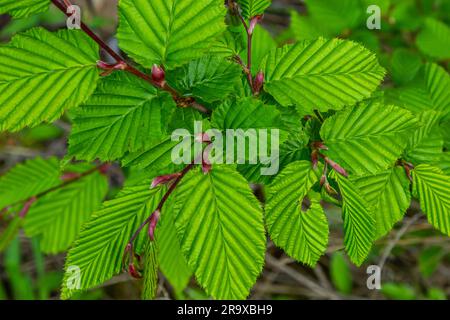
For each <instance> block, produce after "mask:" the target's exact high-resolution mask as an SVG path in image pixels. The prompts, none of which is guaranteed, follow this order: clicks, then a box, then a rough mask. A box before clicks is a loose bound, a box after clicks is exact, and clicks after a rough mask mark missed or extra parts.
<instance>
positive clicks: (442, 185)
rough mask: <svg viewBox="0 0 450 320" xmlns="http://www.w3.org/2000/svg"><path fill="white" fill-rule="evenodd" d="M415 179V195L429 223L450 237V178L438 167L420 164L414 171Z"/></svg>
mask: <svg viewBox="0 0 450 320" xmlns="http://www.w3.org/2000/svg"><path fill="white" fill-rule="evenodd" d="M413 179H414V182H413V187H414V188H413V194H414V196H415V197H418V199H419V201H420V208H421V209H422V211H423V212H424V213H425V214H426V215H427V218H428V222H430V224H431V225H432V226H433V227H435V228H436V229H438V230H439V231H441V232H442V233H445V234H446V235H448V236H450V214H449V213H450V177H449V176H446V175H444V173H443V172H442V170H440V169H439V168H437V167H433V166H430V165H428V164H420V165H418V166H417V167H416V168H415V169H414V171H413Z"/></svg>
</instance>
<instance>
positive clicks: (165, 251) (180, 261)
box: [156, 202, 192, 293]
mask: <svg viewBox="0 0 450 320" xmlns="http://www.w3.org/2000/svg"><path fill="white" fill-rule="evenodd" d="M156 237H157V239H158V243H159V264H160V268H161V271H162V273H163V274H164V276H165V277H166V278H167V280H168V281H169V283H170V284H171V285H172V287H173V288H174V289H175V292H177V293H179V292H181V291H183V290H184V289H185V288H186V286H187V285H188V283H189V280H190V279H191V276H192V271H191V270H190V269H189V266H188V264H187V261H186V259H185V258H184V256H183V253H182V252H181V247H180V242H179V240H178V238H177V233H176V230H175V224H174V220H173V202H168V203H167V205H166V207H165V208H164V211H163V214H162V218H161V222H160V223H159V227H158V229H157V236H156Z"/></svg>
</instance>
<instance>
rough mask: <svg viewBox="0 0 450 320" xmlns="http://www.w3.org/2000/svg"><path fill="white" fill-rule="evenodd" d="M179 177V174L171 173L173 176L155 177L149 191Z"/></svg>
mask: <svg viewBox="0 0 450 320" xmlns="http://www.w3.org/2000/svg"><path fill="white" fill-rule="evenodd" d="M179 176H180V173H179V172H178V173H173V174H167V175H164V176H159V177H156V178H155V179H153V181H152V184H151V186H150V189H153V188H155V187H157V186H159V185H161V184H167V183H169V182H172V181H173V180H175V179H176V178H178V177H179Z"/></svg>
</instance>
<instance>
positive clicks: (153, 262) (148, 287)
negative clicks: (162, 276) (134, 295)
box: [142, 241, 158, 300]
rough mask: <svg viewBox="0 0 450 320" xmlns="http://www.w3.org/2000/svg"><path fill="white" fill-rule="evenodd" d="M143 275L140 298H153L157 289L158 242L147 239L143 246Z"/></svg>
mask: <svg viewBox="0 0 450 320" xmlns="http://www.w3.org/2000/svg"><path fill="white" fill-rule="evenodd" d="M143 277H144V287H143V289H142V299H143V300H153V299H154V298H155V297H156V291H157V289H158V244H157V243H156V241H149V242H148V243H147V245H146V246H145V253H144V274H143Z"/></svg>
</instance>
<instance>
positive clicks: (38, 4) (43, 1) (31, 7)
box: [0, 0, 50, 18]
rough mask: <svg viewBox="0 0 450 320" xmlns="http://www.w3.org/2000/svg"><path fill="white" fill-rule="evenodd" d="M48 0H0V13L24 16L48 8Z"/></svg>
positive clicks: (16, 16)
mask: <svg viewBox="0 0 450 320" xmlns="http://www.w3.org/2000/svg"><path fill="white" fill-rule="evenodd" d="M49 4H50V0H1V1H0V14H4V13H9V14H10V15H11V16H13V17H14V18H25V17H28V16H30V15H32V14H35V13H39V12H44V11H46V10H47V9H48V5H49Z"/></svg>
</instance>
